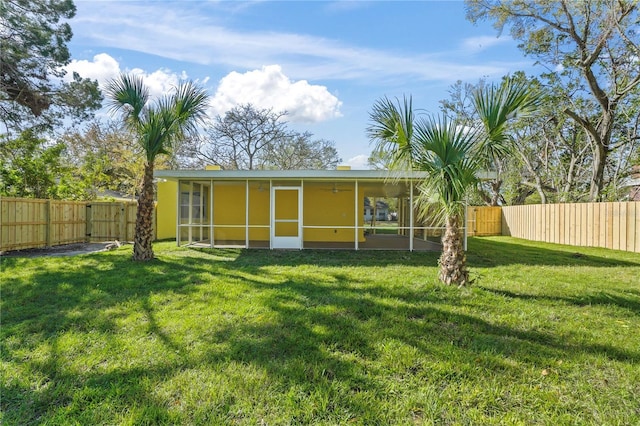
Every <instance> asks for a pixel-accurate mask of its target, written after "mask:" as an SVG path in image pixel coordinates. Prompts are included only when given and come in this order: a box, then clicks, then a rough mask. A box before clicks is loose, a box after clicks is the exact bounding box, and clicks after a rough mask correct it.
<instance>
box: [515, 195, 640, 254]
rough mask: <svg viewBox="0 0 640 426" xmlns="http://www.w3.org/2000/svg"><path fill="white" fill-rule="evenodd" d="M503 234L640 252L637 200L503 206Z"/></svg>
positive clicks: (639, 209) (639, 214) (639, 202)
mask: <svg viewBox="0 0 640 426" xmlns="http://www.w3.org/2000/svg"><path fill="white" fill-rule="evenodd" d="M502 235H510V236H512V237H517V238H524V239H527V240H533V241H545V242H549V243H558V244H568V245H573V246H590V247H604V248H610V249H615V250H626V251H635V252H640V201H629V202H617V203H579V204H545V205H527V206H509V207H503V208H502Z"/></svg>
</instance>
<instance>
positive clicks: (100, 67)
mask: <svg viewBox="0 0 640 426" xmlns="http://www.w3.org/2000/svg"><path fill="white" fill-rule="evenodd" d="M65 70H66V71H67V74H66V75H65V80H66V81H71V79H72V76H73V73H74V72H77V73H78V74H79V75H80V76H81V77H83V78H90V79H92V80H97V81H98V84H99V85H100V87H101V88H102V89H104V88H105V87H106V85H107V83H108V82H109V81H110V80H112V79H114V78H116V77H118V75H120V73H121V72H130V73H132V74H137V75H139V76H141V77H142V78H143V80H144V82H145V84H146V85H147V87H148V88H149V92H150V94H151V97H152V98H158V97H161V96H162V95H164V94H165V93H167V92H169V91H171V90H172V89H173V88H174V87H177V86H178V84H180V81H182V80H186V79H187V78H189V76H188V75H187V73H186V72H185V71H182V72H181V73H180V74H177V73H175V72H173V71H171V70H169V69H166V68H160V69H158V70H156V71H153V72H148V71H145V70H143V69H141V68H134V69H131V70H129V69H126V70H122V69H121V68H120V63H119V62H118V61H117V60H116V59H114V58H113V57H112V56H110V55H108V54H106V53H99V54H97V55H95V56H94V57H93V60H92V61H89V60H85V59H82V60H75V59H74V60H72V61H71V63H69V65H67V66H66V67H65ZM206 81H208V77H207V78H206V79H205V81H204V83H203V84H206Z"/></svg>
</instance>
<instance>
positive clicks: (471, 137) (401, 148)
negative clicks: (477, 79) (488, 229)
mask: <svg viewBox="0 0 640 426" xmlns="http://www.w3.org/2000/svg"><path fill="white" fill-rule="evenodd" d="M537 100H538V97H537V96H534V95H532V94H531V93H530V92H529V90H528V88H527V87H526V86H525V85H523V84H522V83H517V82H514V81H513V80H511V79H506V80H504V81H503V83H502V85H500V86H499V87H496V86H491V87H489V88H486V89H484V90H481V91H479V92H478V93H477V94H476V98H475V104H476V109H477V112H478V114H479V116H480V123H478V126H477V127H474V128H469V127H463V126H461V125H459V124H458V123H457V122H456V121H455V120H451V119H449V118H447V117H441V118H434V117H427V118H425V117H420V118H418V119H416V118H415V115H414V112H413V110H412V101H411V98H409V99H406V98H405V99H404V100H403V102H402V103H401V102H400V101H397V102H395V103H394V102H393V101H390V100H389V99H387V98H383V99H381V100H379V101H377V102H376V103H375V104H374V106H373V111H372V112H371V114H370V120H371V125H370V126H369V127H368V129H367V132H368V135H369V137H370V138H371V139H372V140H373V141H374V143H375V144H376V145H375V148H374V152H377V153H379V154H380V155H382V156H386V158H388V159H390V165H391V167H390V168H391V170H393V169H396V170H419V171H424V172H427V177H426V178H425V180H424V181H423V182H421V183H420V184H419V186H418V190H419V192H420V195H419V196H418V198H417V204H418V206H419V208H420V210H421V213H422V215H423V216H424V215H427V214H433V211H432V209H430V208H429V207H430V206H432V205H433V203H434V202H435V204H436V205H437V206H438V211H437V212H436V214H437V216H439V217H440V218H441V220H442V222H444V224H445V233H444V235H443V237H442V255H441V256H440V260H439V264H440V280H441V281H442V282H444V283H445V284H448V285H451V284H456V285H458V286H464V285H467V284H468V283H469V272H468V270H467V267H466V256H465V253H464V246H463V242H462V238H461V235H460V227H461V225H463V224H462V220H463V217H464V216H463V214H464V208H465V199H466V196H467V194H468V193H469V191H470V190H472V189H473V188H474V187H475V185H476V184H477V183H478V178H477V176H478V173H479V172H480V171H481V170H482V169H483V168H485V167H487V166H488V165H489V164H490V163H491V159H493V158H494V157H496V156H503V155H508V154H509V153H510V152H512V151H511V149H512V148H511V146H512V144H511V139H510V138H509V136H508V134H507V132H506V130H507V123H508V121H509V120H511V119H512V118H514V117H515V116H516V115H518V114H524V113H525V112H529V111H531V110H533V109H535V106H536V105H537Z"/></svg>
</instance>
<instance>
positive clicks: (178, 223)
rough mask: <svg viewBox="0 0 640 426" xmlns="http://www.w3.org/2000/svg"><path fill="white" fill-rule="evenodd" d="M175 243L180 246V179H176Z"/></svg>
mask: <svg viewBox="0 0 640 426" xmlns="http://www.w3.org/2000/svg"><path fill="white" fill-rule="evenodd" d="M176 200H177V202H176V204H177V205H176V245H177V246H178V247H180V210H181V208H180V207H181V206H180V203H181V202H182V200H181V199H180V179H178V189H176Z"/></svg>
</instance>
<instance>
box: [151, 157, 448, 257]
mask: <svg viewBox="0 0 640 426" xmlns="http://www.w3.org/2000/svg"><path fill="white" fill-rule="evenodd" d="M155 177H156V181H157V182H158V192H157V194H158V198H157V201H158V207H157V214H156V220H157V237H158V238H159V239H167V238H172V239H173V238H175V239H176V242H177V244H178V245H184V244H189V245H200V246H207V247H246V248H268V249H307V248H328V249H353V250H364V249H400V250H440V245H439V243H438V242H437V241H438V240H437V239H432V240H433V241H431V240H430V239H429V238H427V236H428V234H429V233H428V232H427V231H428V229H426V227H421V226H420V224H418V223H417V222H416V221H415V216H416V215H415V214H414V212H413V209H411V208H407V207H405V208H404V209H401V210H402V212H399V214H398V227H397V232H395V233H393V234H385V235H375V232H373V233H371V232H367V233H365V223H364V219H365V214H364V209H363V206H365V199H366V198H371V199H375V198H397V199H398V201H399V202H398V206H410V205H413V199H414V197H415V196H416V194H417V191H416V184H417V183H418V182H419V181H421V180H422V179H424V178H425V175H424V174H423V173H421V172H403V173H402V174H401V175H398V176H394V179H392V180H390V179H389V177H390V176H389V172H387V171H379V170H349V169H346V170H345V169H341V170H248V171H247V170H158V171H156V172H155ZM370 228H371V226H368V227H367V229H368V230H370ZM432 228H433V227H430V228H429V229H432ZM410 236H412V238H410Z"/></svg>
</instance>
